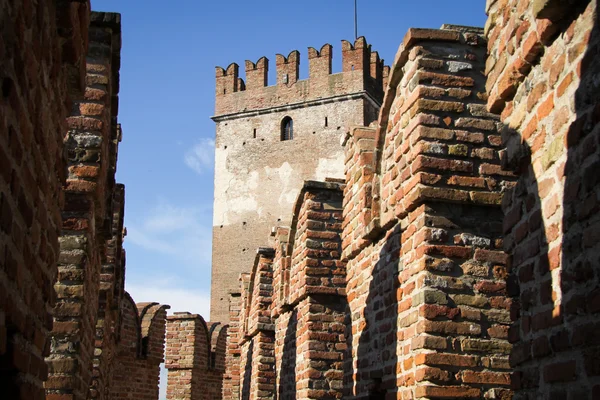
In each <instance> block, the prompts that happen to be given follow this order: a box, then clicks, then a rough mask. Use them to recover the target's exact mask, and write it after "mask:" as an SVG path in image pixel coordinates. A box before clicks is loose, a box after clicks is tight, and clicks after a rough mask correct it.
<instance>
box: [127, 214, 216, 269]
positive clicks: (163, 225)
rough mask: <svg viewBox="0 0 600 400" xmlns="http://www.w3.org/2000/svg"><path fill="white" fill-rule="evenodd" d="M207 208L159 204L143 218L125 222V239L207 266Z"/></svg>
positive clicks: (209, 216)
mask: <svg viewBox="0 0 600 400" xmlns="http://www.w3.org/2000/svg"><path fill="white" fill-rule="evenodd" d="M210 220H211V215H210V207H208V206H207V207H176V206H173V205H170V204H167V203H164V202H163V203H161V204H159V205H158V206H157V207H155V208H154V209H153V210H151V211H150V213H149V214H148V215H146V216H145V217H144V218H143V220H142V221H136V222H133V223H131V222H130V223H129V224H128V225H127V236H126V238H125V240H126V242H129V243H132V244H134V245H137V246H140V247H142V248H144V249H145V250H148V251H149V252H153V253H160V254H163V255H169V256H171V257H172V258H173V259H174V260H178V261H184V262H185V263H192V264H194V265H196V266H198V264H199V263H202V264H208V265H210V259H211V243H212V224H211V222H210Z"/></svg>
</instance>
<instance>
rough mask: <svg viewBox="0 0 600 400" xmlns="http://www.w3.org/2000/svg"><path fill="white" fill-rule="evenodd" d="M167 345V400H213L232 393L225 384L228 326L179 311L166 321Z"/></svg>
mask: <svg viewBox="0 0 600 400" xmlns="http://www.w3.org/2000/svg"><path fill="white" fill-rule="evenodd" d="M166 343H167V344H166V346H167V350H166V360H165V367H166V368H167V370H168V383H167V399H173V400H175V399H177V400H182V399H188V400H211V399H218V398H221V396H222V393H223V392H224V391H225V390H231V386H228V385H226V386H224V385H223V380H224V372H225V364H226V360H225V352H226V348H227V345H228V343H227V326H222V325H221V324H219V323H209V324H206V322H204V319H203V318H202V317H201V316H199V315H197V314H190V313H187V312H176V313H175V315H172V316H169V317H168V318H167V342H166ZM225 387H226V388H227V389H224V388H225Z"/></svg>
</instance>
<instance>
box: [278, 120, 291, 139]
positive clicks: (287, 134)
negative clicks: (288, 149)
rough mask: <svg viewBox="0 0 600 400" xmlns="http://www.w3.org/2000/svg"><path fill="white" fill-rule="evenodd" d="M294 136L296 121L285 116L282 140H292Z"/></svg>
mask: <svg viewBox="0 0 600 400" xmlns="http://www.w3.org/2000/svg"><path fill="white" fill-rule="evenodd" d="M293 138H294V121H293V120H292V119H291V118H290V117H285V118H284V119H283V121H281V140H282V141H283V140H292V139H293Z"/></svg>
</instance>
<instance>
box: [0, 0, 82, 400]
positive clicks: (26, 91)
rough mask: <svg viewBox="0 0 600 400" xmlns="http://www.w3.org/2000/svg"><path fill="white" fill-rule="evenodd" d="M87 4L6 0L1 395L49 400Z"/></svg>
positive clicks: (2, 19)
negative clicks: (67, 151) (68, 143)
mask: <svg viewBox="0 0 600 400" xmlns="http://www.w3.org/2000/svg"><path fill="white" fill-rule="evenodd" d="M89 10H90V6H89V2H87V1H78V2H70V1H64V2H57V1H46V2H41V3H39V4H34V3H32V2H25V3H21V2H14V1H0V25H1V26H2V27H3V28H2V38H1V40H0V60H1V61H0V85H1V88H2V92H1V94H0V132H1V134H0V265H1V268H0V387H2V396H5V397H6V398H11V399H42V398H43V397H44V390H43V387H42V385H43V381H44V380H45V379H46V378H47V371H48V370H47V366H46V364H45V362H44V357H45V356H46V355H48V350H49V345H50V343H49V342H50V341H49V340H48V332H49V331H50V329H52V318H51V317H50V309H51V308H52V306H53V304H54V299H55V294H54V290H53V288H52V284H53V282H54V281H55V280H56V275H57V271H56V262H57V259H58V253H59V248H58V233H59V229H60V225H61V221H60V207H61V199H62V193H61V186H62V184H63V182H64V179H65V177H66V160H65V158H64V153H63V143H62V138H63V136H64V134H65V132H66V117H67V115H68V113H69V111H70V108H71V101H72V100H74V99H77V98H79V97H80V96H81V95H82V89H83V85H84V79H83V78H84V75H83V73H82V71H84V66H85V61H84V55H85V53H86V48H87V25H88V22H89Z"/></svg>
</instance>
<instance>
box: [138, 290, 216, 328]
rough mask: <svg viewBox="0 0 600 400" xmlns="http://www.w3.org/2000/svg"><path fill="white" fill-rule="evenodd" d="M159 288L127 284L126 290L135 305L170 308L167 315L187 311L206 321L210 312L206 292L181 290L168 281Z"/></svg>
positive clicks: (208, 298)
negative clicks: (146, 304)
mask: <svg viewBox="0 0 600 400" xmlns="http://www.w3.org/2000/svg"><path fill="white" fill-rule="evenodd" d="M162 283H163V284H162V285H160V286H152V285H145V284H143V283H129V282H127V281H126V289H127V291H128V292H129V294H130V295H131V297H132V298H133V301H135V302H136V303H141V302H147V301H148V302H156V303H160V304H168V305H170V306H171V309H170V310H169V314H173V313H174V312H183V311H188V312H191V313H193V314H200V315H202V317H203V318H204V319H205V320H206V321H208V317H209V312H210V295H209V294H208V293H206V292H203V291H199V290H193V289H187V288H181V287H178V286H177V285H174V284H173V283H172V282H169V281H168V280H166V281H163V282H162Z"/></svg>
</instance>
